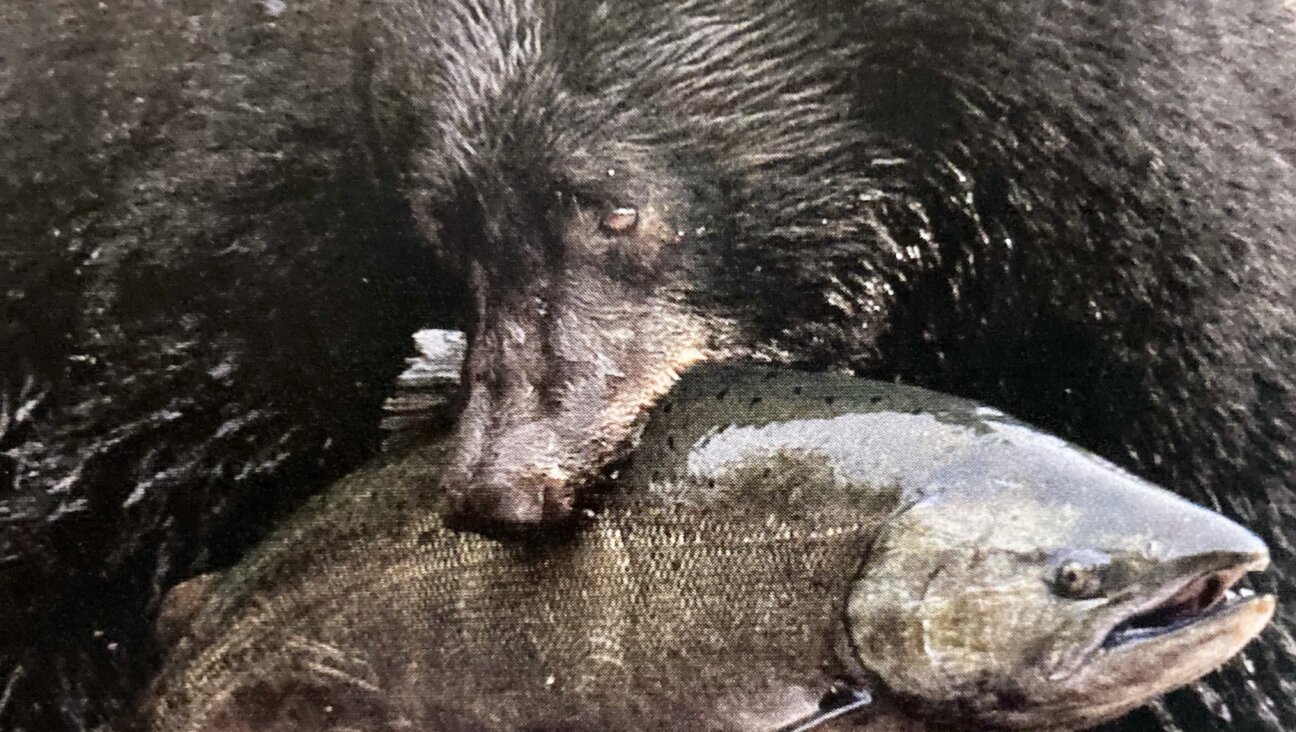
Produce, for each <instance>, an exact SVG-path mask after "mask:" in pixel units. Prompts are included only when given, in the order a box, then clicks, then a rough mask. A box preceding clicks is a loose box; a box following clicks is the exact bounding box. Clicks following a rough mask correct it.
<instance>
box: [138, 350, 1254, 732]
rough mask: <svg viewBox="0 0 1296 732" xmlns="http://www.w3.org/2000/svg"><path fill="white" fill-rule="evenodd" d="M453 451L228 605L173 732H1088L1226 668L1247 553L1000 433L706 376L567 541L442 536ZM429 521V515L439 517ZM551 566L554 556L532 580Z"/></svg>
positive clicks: (411, 466) (280, 562)
mask: <svg viewBox="0 0 1296 732" xmlns="http://www.w3.org/2000/svg"><path fill="white" fill-rule="evenodd" d="M441 450H442V448H441V447H440V446H433V447H428V448H424V449H422V450H415V451H413V452H411V453H408V454H407V456H406V457H405V458H404V459H402V460H398V461H394V462H393V463H391V464H388V465H384V466H378V467H375V468H372V469H370V470H367V471H362V472H361V473H359V474H357V475H356V476H353V477H352V478H351V479H348V480H346V481H343V483H342V484H340V485H339V486H337V487H336V488H335V489H334V490H333V491H332V492H331V493H330V495H329V496H327V497H325V498H323V499H321V500H320V501H319V502H317V504H316V505H314V506H313V507H311V508H308V509H307V510H306V511H304V512H303V513H302V514H301V515H300V516H299V517H298V518H296V519H295V520H294V521H292V522H290V524H289V525H288V526H286V527H285V528H284V529H283V530H282V531H281V532H280V533H279V534H278V535H277V536H276V537H274V538H272V540H271V541H270V542H268V543H267V544H266V545H265V546H264V547H263V548H261V549H260V550H259V551H258V552H257V553H255V554H254V555H252V556H251V557H250V558H249V559H248V560H247V561H245V562H244V563H243V564H242V565H241V566H240V567H238V568H236V569H235V570H234V571H232V572H231V573H229V574H228V575H227V576H226V577H223V578H221V579H220V580H219V581H218V582H217V583H216V585H215V587H214V588H213V590H212V591H211V593H210V596H209V599H208V600H207V602H206V604H205V605H204V606H203V607H202V609H201V610H199V611H198V613H197V617H196V619H195V620H194V621H193V623H192V626H191V627H190V628H189V630H188V632H187V633H186V634H185V635H184V637H183V639H182V640H181V641H180V642H179V643H178V644H177V646H176V648H175V650H174V652H173V654H172V656H171V657H170V659H169V660H168V663H167V664H166V667H165V668H164V670H163V673H162V674H161V676H160V678H159V682H158V684H157V686H156V688H155V694H154V699H153V704H152V724H153V727H154V728H155V729H158V730H164V729H165V730H176V731H181V730H209V729H220V730H243V729H247V730H254V729H255V730H278V729H284V730H288V729H292V730H299V729H300V730H304V729H379V730H382V729H392V730H396V729H418V730H424V729H685V728H687V729H713V730H730V729H757V730H761V729H766V730H774V729H779V728H793V727H795V726H796V725H797V724H799V723H801V722H802V721H804V720H814V719H815V718H816V716H817V715H823V714H824V713H825V712H831V711H832V706H833V704H836V703H837V702H836V701H834V700H837V699H840V698H841V697H842V694H841V693H840V692H841V690H842V689H847V690H850V691H852V692H853V696H852V695H847V698H856V699H858V698H861V695H863V696H865V697H867V698H871V699H874V702H873V703H871V704H868V705H864V708H863V709H861V710H859V711H857V712H854V713H852V714H847V715H843V716H841V717H839V718H836V719H833V720H831V721H828V722H827V723H826V724H825V726H831V725H837V726H839V727H842V728H861V729H874V730H878V731H881V730H896V729H917V728H926V727H931V726H939V727H941V728H944V727H952V728H972V729H983V728H995V727H1002V728H1024V729H1041V728H1056V729H1068V728H1080V727H1085V726H1091V725H1093V724H1096V723H1098V722H1100V721H1103V720H1106V719H1109V718H1112V717H1114V716H1118V715H1119V714H1120V713H1122V712H1124V711H1126V710H1128V709H1130V708H1132V707H1133V706H1137V705H1139V704H1141V703H1144V702H1145V701H1147V700H1149V699H1150V698H1152V697H1153V696H1155V695H1156V694H1159V693H1161V692H1163V691H1165V690H1168V689H1169V688H1173V687H1174V686H1177V685H1180V684H1182V683H1187V682H1189V681H1191V680H1193V679H1195V678H1197V677H1198V676H1200V675H1202V674H1204V673H1206V672H1208V671H1210V670H1211V669H1212V668H1214V667H1215V666H1216V665H1218V664H1220V663H1222V662H1223V661H1225V660H1226V659H1227V658H1229V657H1230V656H1232V655H1233V654H1234V653H1235V652H1236V651H1237V650H1238V649H1239V648H1240V647H1241V646H1242V645H1243V644H1244V643H1245V642H1246V641H1247V640H1249V638H1250V637H1251V636H1253V635H1254V634H1255V633H1257V632H1259V630H1260V629H1261V628H1262V627H1263V626H1264V625H1265V623H1266V622H1267V621H1268V618H1269V616H1270V614H1271V613H1272V611H1273V599H1272V598H1268V597H1258V596H1252V597H1247V596H1242V595H1235V596H1230V595H1229V594H1228V592H1227V590H1228V588H1229V587H1231V586H1232V585H1233V584H1234V583H1235V582H1236V581H1237V580H1238V579H1239V578H1240V577H1241V575H1242V574H1244V573H1246V572H1247V571H1250V570H1252V569H1259V568H1262V567H1263V566H1264V564H1265V563H1266V561H1267V552H1266V550H1265V547H1264V545H1263V543H1262V542H1260V541H1259V540H1258V539H1257V538H1256V537H1254V536H1253V535H1252V534H1251V533H1250V532H1248V531H1247V530H1246V529H1244V528H1242V527H1241V526H1238V525H1237V524H1234V523H1233V522H1231V521H1228V520H1227V519H1225V518H1223V517H1221V516H1219V515H1217V514H1214V513H1212V512H1210V511H1207V510H1205V509H1202V508H1200V507H1197V506H1194V505H1192V504H1190V503H1187V502H1186V501H1183V500H1182V499H1179V498H1177V497H1175V496H1173V495H1172V494H1170V493H1168V492H1166V491H1164V490H1162V489H1160V488H1157V487H1155V486H1152V485H1150V484H1148V483H1146V482H1144V481H1142V480H1140V479H1138V478H1136V477H1134V476H1131V475H1129V474H1128V473H1125V472H1124V471H1121V470H1119V469H1118V468H1116V467H1114V466H1112V465H1110V464H1108V463H1106V462H1104V461H1102V460H1100V459H1098V458H1096V457H1094V456H1092V455H1090V454H1088V453H1085V452H1083V451H1081V450H1079V449H1077V448H1075V447H1073V446H1071V445H1069V444H1067V443H1065V442H1063V441H1061V440H1058V439H1057V438H1054V437H1051V436H1048V435H1044V434H1041V433H1039V432H1037V431H1035V430H1033V429H1031V428H1029V427H1027V426H1025V425H1023V424H1021V423H1019V422H1016V421H1015V420H1013V419H1011V418H1009V417H1007V416H1006V415H1004V414H1002V413H1000V412H998V411H996V410H993V409H989V408H987V407H984V406H981V405H978V404H976V403H973V402H969V401H966V400H962V399H957V398H954V397H949V396H945V395H941V394H935V393H933V392H928V391H924V390H921V389H916V388H911V387H904V386H898V385H893V384H883V383H877V382H869V381H864V380H859V379H851V378H847V377H838V376H832V375H813V376H811V375H807V374H800V373H796V372H788V371H778V370H767V369H763V368H753V367H703V368H699V369H696V370H694V371H691V372H689V373H688V374H686V375H685V376H684V377H683V379H682V381H681V382H680V383H679V384H677V385H676V387H675V388H674V389H673V390H672V391H671V392H670V394H669V395H668V396H667V397H666V398H665V399H664V400H663V401H662V402H660V403H659V404H658V405H657V406H656V407H655V408H654V409H653V411H652V413H651V414H650V415H649V417H648V419H647V420H646V421H645V423H644V424H643V426H642V433H641V435H640V438H639V442H638V446H637V448H636V450H635V452H634V454H633V456H632V457H631V458H630V460H629V461H628V462H627V463H625V464H623V465H621V466H619V467H618V468H617V469H616V471H615V472H614V474H613V475H610V476H609V478H610V481H609V485H608V487H607V489H606V490H605V491H604V492H603V493H602V494H601V495H600V496H599V499H598V501H597V503H596V504H594V505H593V506H591V509H590V510H589V511H588V515H587V516H586V517H585V518H584V519H583V520H582V521H580V522H579V523H578V525H576V526H574V527H573V528H572V531H570V532H569V533H560V534H550V535H547V536H546V537H544V538H542V539H540V540H538V541H539V542H540V543H542V544H544V546H542V547H537V546H535V544H536V541H537V540H534V539H533V540H532V541H519V542H500V541H496V540H492V539H488V538H485V537H482V536H479V535H476V534H472V533H467V532H458V531H454V530H452V529H450V528H447V527H446V526H444V525H442V524H441V523H440V520H439V518H437V516H438V514H437V513H436V512H435V511H434V510H431V509H430V507H429V503H428V501H429V499H428V497H426V496H420V495H418V493H417V490H418V486H422V485H427V484H428V483H427V482H426V481H424V480H422V478H424V477H426V473H427V472H435V471H437V470H438V469H439V466H440V464H441V461H442V456H443V453H442V452H441ZM424 509H428V510H424ZM537 549H539V551H537Z"/></svg>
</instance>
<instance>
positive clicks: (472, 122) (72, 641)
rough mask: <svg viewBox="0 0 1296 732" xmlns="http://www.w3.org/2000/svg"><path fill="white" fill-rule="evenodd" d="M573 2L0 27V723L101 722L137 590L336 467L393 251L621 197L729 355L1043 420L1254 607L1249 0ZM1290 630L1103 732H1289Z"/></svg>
mask: <svg viewBox="0 0 1296 732" xmlns="http://www.w3.org/2000/svg"><path fill="white" fill-rule="evenodd" d="M612 5H613V6H614V7H612V8H611V10H610V11H609V12H604V11H602V10H600V4H599V3H597V2H593V0H590V1H588V2H586V1H584V0H563V1H559V0H554V1H553V2H545V1H544V0H536V1H535V2H526V1H525V0H464V1H462V2H454V3H451V2H446V3H443V4H438V3H434V2H431V1H430V0H425V1H424V2H407V3H394V4H385V3H381V2H363V1H362V0H356V1H355V2H331V3H324V2H322V1H321V2H314V1H310V2H307V1H300V2H294V0H285V2H284V3H283V9H282V12H280V10H279V8H280V6H279V5H278V4H276V3H274V2H267V3H265V4H258V3H251V2H248V3H239V4H231V5H229V6H228V7H225V6H222V8H223V9H218V10H211V9H204V8H202V7H200V6H199V4H194V7H192V8H190V7H187V5H185V4H176V3H166V4H157V3H152V2H145V1H144V0H132V1H131V2H125V3H111V4H109V6H108V9H98V8H96V7H95V5H94V4H93V3H89V2H50V3H44V4H40V5H37V4H23V3H13V4H10V5H9V6H6V7H5V8H3V9H0V54H3V55H4V56H5V58H4V60H3V61H0V125H3V127H2V128H0V129H3V131H4V139H5V144H3V145H0V201H3V202H4V203H3V206H0V222H3V223H0V237H3V238H2V239H0V276H2V277H3V278H4V280H3V282H2V283H0V284H2V285H3V286H2V287H0V298H3V299H0V303H3V308H4V310H3V316H4V317H3V318H0V328H3V330H2V331H0V339H2V341H0V342H3V344H4V347H3V348H2V349H0V478H3V480H4V487H3V488H0V491H3V492H0V604H2V605H3V606H5V607H6V608H15V610H13V611H10V612H8V613H7V614H6V618H5V620H6V622H5V623H4V626H5V631H8V633H7V634H0V659H2V661H3V664H4V666H3V667H2V668H0V673H2V674H3V676H0V685H3V686H2V687H0V693H2V694H3V696H2V697H0V699H3V700H4V701H3V702H0V726H3V727H5V728H11V727H12V728H26V729H51V728H58V727H67V728H78V727H85V726H90V725H93V724H94V723H95V722H97V721H98V720H100V719H102V718H103V717H104V716H105V715H107V716H110V717H111V716H113V715H115V714H116V713H117V712H119V711H120V710H121V709H122V708H123V706H124V705H127V704H128V703H127V702H125V701H124V700H125V699H127V698H128V696H129V692H130V690H131V689H132V688H134V686H135V685H136V684H137V683H138V680H139V678H141V677H142V674H143V673H144V670H145V668H146V665H147V663H146V662H147V657H148V654H149V653H150V652H151V650H150V648H149V646H148V644H147V642H146V641H145V640H144V635H145V633H144V631H145V628H146V626H147V613H148V612H149V609H150V608H151V607H152V603H153V602H155V600H156V598H157V595H158V592H159V591H160V589H162V588H164V587H165V586H166V585H167V584H168V583H170V582H171V581H173V580H174V579H176V578H177V577H179V576H183V575H185V574H188V573H190V572H192V571H194V570H195V569H198V568H202V567H207V566H213V565H219V564H220V563H222V562H225V561H229V560H230V559H232V558H233V557H234V556H236V555H237V552H238V551H239V550H240V549H241V548H242V547H243V546H245V545H246V543H247V541H249V540H250V539H251V538H253V537H254V536H255V535H256V534H257V533H258V531H259V530H260V529H261V528H262V527H263V526H264V525H265V524H266V522H267V521H268V516H270V515H272V514H273V511H274V510H278V509H282V508H283V507H284V506H285V505H287V504H289V503H291V501H292V499H293V497H294V496H297V495H300V494H301V493H302V492H304V491H307V490H309V489H311V488H313V487H316V486H318V485H320V484H321V483H323V482H325V481H327V480H328V479H329V478H331V477H333V476H336V475H338V474H340V473H341V472H344V471H345V470H346V469H348V468H349V467H351V466H353V465H355V464H356V463H357V462H358V461H359V460H361V459H363V458H364V457H365V456H366V455H368V454H370V453H371V452H372V449H373V447H374V446H375V444H376V439H377V417H378V410H379V406H380V404H381V401H382V398H383V396H384V395H385V394H386V392H387V390H388V389H389V388H390V384H391V379H392V377H393V376H394V375H395V373H396V372H397V371H398V370H399V368H400V366H401V357H402V355H403V353H404V351H405V349H406V347H407V343H408V336H409V333H410V332H412V331H413V330H414V329H415V328H416V327H418V326H420V325H428V324H432V323H433V322H435V321H436V319H437V318H438V317H450V316H453V315H454V313H453V310H454V307H453V306H454V304H456V303H458V302H459V301H460V299H461V298H460V295H459V290H458V284H457V280H456V278H455V277H454V276H452V275H447V274H444V273H443V272H442V271H440V270H438V269H437V268H436V263H435V262H434V255H437V254H439V255H441V256H440V257H439V258H438V259H437V260H436V261H437V262H442V263H445V264H447V265H448V266H449V267H450V271H454V270H455V269H456V267H457V265H459V264H461V263H462V261H463V260H467V259H473V258H480V257H484V256H485V255H484V254H483V253H481V252H480V251H477V250H475V249H474V248H473V247H474V246H480V241H481V240H483V239H490V238H491V237H488V236H486V237H483V236H475V235H474V232H477V233H481V232H484V231H490V230H492V229H494V230H498V229H508V228H509V227H515V226H518V225H521V224H523V223H526V224H529V223H531V222H532V221H535V220H543V217H544V212H545V210H546V206H547V204H546V203H544V202H545V201H547V200H548V198H547V197H548V196H549V194H550V192H551V190H550V189H551V188H554V187H558V185H559V184H561V185H562V186H563V187H567V186H573V187H575V188H578V189H582V195H586V196H588V197H590V198H600V197H602V198H608V199H614V198H616V197H618V196H630V197H633V196H634V195H635V193H634V190H633V180H634V179H635V178H636V176H638V177H639V178H641V179H642V180H643V181H647V183H645V185H647V184H648V183H651V182H653V181H660V180H670V181H672V185H675V186H678V187H680V189H681V190H680V191H679V192H677V193H678V195H681V196H685V197H687V198H689V200H690V201H692V202H693V204H694V209H695V214H694V215H695V217H696V223H697V226H698V229H699V232H700V233H695V232H690V239H691V241H690V242H689V246H690V247H691V248H690V250H689V251H690V257H689V260H688V264H687V268H688V276H687V278H683V279H677V280H674V281H673V282H672V285H671V286H672V287H675V288H678V289H679V290H680V292H679V296H680V297H683V298H686V299H688V300H689V302H690V303H692V304H693V306H694V307H696V308H697V309H698V310H699V311H701V312H705V313H711V314H714V316H715V317H716V318H717V320H719V319H720V318H722V317H723V318H729V319H734V320H736V321H737V322H738V323H739V326H740V330H741V335H742V338H743V340H744V343H745V345H747V346H748V347H750V348H751V349H752V350H755V351H760V352H763V353H766V354H768V355H771V356H773V357H776V358H786V359H787V360H790V361H794V362H797V363H800V364H803V365H806V366H809V367H815V368H849V369H853V370H855V371H857V372H860V373H864V374H869V375H874V376H887V377H891V376H895V377H899V378H903V379H906V380H910V381H914V382H917V383H921V384H924V385H927V386H932V387H936V388H940V389H944V390H948V391H953V392H957V393H960V394H965V395H971V396H976V397H979V398H982V399H985V400H987V401H991V402H993V403H995V404H996V405H998V406H1001V407H1003V408H1005V409H1007V410H1008V411H1011V412H1013V413H1014V414H1016V415H1017V416H1019V417H1021V418H1024V419H1027V420H1031V421H1034V422H1036V423H1038V424H1040V425H1041V426H1044V427H1047V428H1051V429H1053V430H1055V431H1058V432H1060V433H1061V434H1063V435H1065V436H1067V437H1070V438H1072V439H1075V440H1077V441H1079V442H1081V443H1082V444H1085V445H1087V446H1089V447H1091V448H1093V449H1095V450H1097V451H1099V452H1101V453H1103V454H1105V455H1107V456H1109V457H1112V458H1114V459H1116V460H1117V461H1119V462H1122V463H1124V464H1126V465H1128V466H1130V467H1132V468H1134V469H1135V470H1137V471H1138V472H1140V473H1142V474H1144V475H1146V476H1149V477H1151V478H1153V479H1154V480H1157V481H1160V482H1162V483H1164V484H1166V485H1168V486H1169V487H1171V488H1173V489H1175V490H1178V491H1180V492H1182V493H1184V494H1185V495H1188V496H1190V497H1192V498H1194V499H1196V500H1198V501H1201V502H1204V503H1206V504H1207V505H1211V506H1213V507H1216V508H1218V509H1220V510H1222V511H1224V512H1226V513H1228V514H1230V515H1232V516H1234V517H1237V518H1239V519H1241V520H1243V521H1245V522H1246V523H1247V524H1248V525H1250V526H1252V527H1254V528H1255V529H1256V530H1257V531H1259V532H1260V533H1261V534H1262V535H1263V536H1264V537H1265V538H1266V540H1268V541H1269V542H1270V546H1271V547H1272V548H1273V550H1274V554H1275V558H1276V562H1277V564H1278V566H1279V571H1280V578H1279V580H1278V584H1279V590H1280V592H1281V593H1282V594H1284V595H1286V596H1289V597H1296V545H1294V544H1293V542H1294V541H1296V536H1293V533H1296V530H1293V529H1292V528H1291V526H1292V525H1293V522H1296V493H1293V491H1292V488H1291V486H1290V477H1289V476H1291V475H1292V474H1293V469H1294V468H1296V457H1294V456H1296V437H1293V427H1296V425H1293V422H1294V421H1296V419H1294V410H1296V399H1294V397H1293V377H1292V375H1291V367H1290V363H1291V360H1292V356H1293V355H1294V352H1296V310H1294V308H1293V303H1296V240H1294V237H1296V193H1294V192H1296V172H1294V171H1293V165H1296V144H1294V143H1293V140H1296V98H1294V96H1293V92H1292V90H1293V89H1296V21H1293V19H1292V16H1291V11H1290V10H1288V9H1286V8H1285V7H1284V4H1283V3H1282V2H1279V1H1277V0H1273V1H1269V0H1259V1H1254V2H1252V1H1248V2H1243V3H1224V2H1220V1H1219V0H1200V1H1198V2H1190V1H1189V0H1154V1H1153V2H1135V1H1134V0H1120V1H1119V2H1115V3H1098V2H1079V1H1078V0H1065V1H1063V2H1047V3H1046V2H1042V1H1039V2H1027V1H1024V0H1019V1H1000V2H990V1H989V0H962V1H957V2H956V1H955V0H950V1H948V2H944V1H940V0H925V1H923V2H912V1H902V0H867V1H865V2H852V3H846V2H841V3H836V2H828V1H827V0H816V1H813V2H802V3H779V2H773V3H770V2H758V0H686V1H685V2H669V3H668V2H664V1H663V2H648V1H647V0H645V1H644V2H625V3H619V2H618V3H612ZM556 18H557V19H560V20H561V22H555V19H556ZM718 110H720V111H723V112H724V114H723V115H719V114H718ZM600 151H601V152H600ZM600 156H604V157H600ZM605 161H611V162H614V163H615V164H616V165H617V166H618V167H620V168H621V169H622V170H623V171H624V172H626V173H627V175H625V176H622V177H623V178H629V179H630V180H631V181H632V183H631V184H630V188H629V189H623V190H610V189H609V188H608V186H609V185H610V184H609V183H608V182H607V181H600V182H598V183H595V182H593V178H596V177H597V176H592V177H591V176H590V175H589V174H590V171H595V172H597V171H599V170H601V169H602V168H603V167H605V166H606V164H607V163H606V162H605ZM582 176H584V177H582ZM560 179H561V180H560ZM573 184H575V185H573ZM585 184H588V185H585ZM583 185H584V186H585V188H591V187H592V188H593V190H588V191H586V190H584V189H583V188H582V186H583ZM502 187H508V188H509V190H510V191H511V192H512V193H518V192H520V193H521V194H522V195H521V196H520V197H518V199H519V200H521V201H522V203H521V204H518V205H517V206H516V207H513V208H510V209H508V211H507V212H506V213H504V214H500V215H499V218H495V219H485V220H478V219H475V218H474V217H473V216H474V215H473V214H472V213H471V212H473V211H477V210H478V209H479V208H481V209H483V210H484V209H489V206H486V205H482V206H478V204H481V203H482V202H481V201H480V200H479V199H480V197H481V194H482V191H486V192H488V193H489V192H491V191H495V192H497V193H498V192H499V191H500V190H501V189H502ZM487 203H489V202H487ZM1293 630H1296V611H1294V610H1293V609H1291V607H1290V604H1284V605H1282V606H1281V607H1280V618H1279V620H1278V623H1277V625H1276V627H1275V629H1273V630H1271V631H1270V632H1269V633H1267V635H1266V636H1265V638H1264V640H1263V642H1262V643H1260V644H1258V645H1257V646H1254V647H1253V648H1251V649H1250V650H1248V651H1247V654H1246V655H1247V658H1248V661H1249V663H1250V665H1252V666H1253V667H1254V673H1251V674H1248V673H1247V672H1245V671H1244V670H1243V668H1242V666H1241V665H1240V664H1234V665H1233V666H1231V667H1230V668H1229V669H1228V670H1227V671H1226V672H1224V673H1223V674H1221V675H1218V676H1217V677H1215V678H1214V679H1213V680H1212V681H1211V682H1210V685H1209V687H1204V688H1202V689H1199V690H1196V691H1193V690H1189V691H1184V692H1180V693H1177V694H1175V695H1173V696H1172V697H1171V699H1170V702H1169V703H1168V704H1167V705H1165V706H1164V707H1162V708H1160V709H1159V710H1158V711H1157V712H1155V713H1153V712H1141V713H1139V715H1136V717H1135V719H1134V720H1133V722H1132V724H1133V725H1137V724H1138V723H1140V722H1142V721H1147V720H1146V718H1148V717H1149V715H1153V714H1155V715H1156V716H1160V717H1162V719H1163V722H1164V723H1165V724H1167V725H1171V724H1175V723H1178V724H1180V725H1183V726H1185V727H1189V728H1194V729H1201V728H1209V727H1213V726H1214V725H1216V724H1217V723H1218V717H1219V716H1221V715H1223V716H1227V717H1229V718H1231V719H1232V720H1233V721H1234V722H1235V723H1237V724H1238V725H1239V726H1240V727H1241V728H1249V729H1269V730H1279V729H1286V728H1293V727H1296V701H1293V700H1294V699H1296V682H1293V681H1292V679H1293V677H1294V675H1296V642H1294V641H1293V639H1292V636H1291V633H1292V632H1293ZM1249 680H1254V681H1255V684H1256V685H1255V686H1254V687H1250V686H1248V683H1249ZM1171 720H1177V722H1176V721H1171Z"/></svg>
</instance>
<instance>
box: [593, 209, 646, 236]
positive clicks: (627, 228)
mask: <svg viewBox="0 0 1296 732" xmlns="http://www.w3.org/2000/svg"><path fill="white" fill-rule="evenodd" d="M638 226H639V209H637V208H634V207H633V206H618V207H616V208H614V209H612V210H611V211H608V212H607V213H605V214H603V219H602V220H601V221H599V228H600V229H602V230H603V231H605V232H607V233H609V234H618V235H624V234H629V233H631V232H633V231H634V230H635V229H636V228H637V227H638Z"/></svg>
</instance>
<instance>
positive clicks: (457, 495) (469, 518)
mask: <svg viewBox="0 0 1296 732" xmlns="http://www.w3.org/2000/svg"><path fill="white" fill-rule="evenodd" d="M441 490H442V492H443V494H444V496H445V506H446V516H447V522H448V523H450V524H452V525H455V526H457V527H462V528H470V529H473V530H478V531H483V532H485V533H499V532H501V531H505V530H526V529H527V528H529V527H530V528H534V527H538V526H541V525H548V524H553V523H557V522H560V521H564V520H567V519H570V518H571V515H572V507H573V505H574V502H575V495H576V492H575V487H574V486H573V485H571V482H570V481H567V480H564V479H563V478H562V477H561V476H559V475H557V474H550V473H543V472H530V473H525V474H522V475H513V476H508V475H492V473H491V471H490V470H489V469H487V470H483V471H469V470H463V469H451V470H449V471H447V472H446V473H445V474H444V475H443V476H442V478H441Z"/></svg>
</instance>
